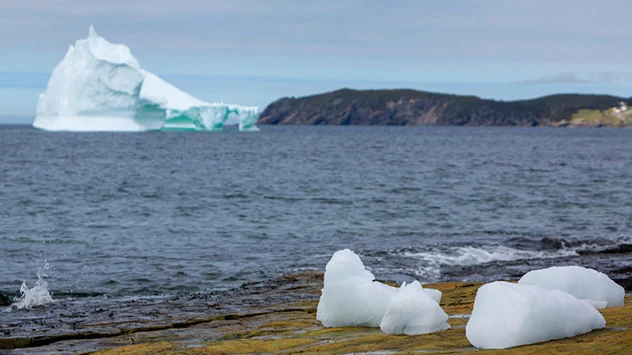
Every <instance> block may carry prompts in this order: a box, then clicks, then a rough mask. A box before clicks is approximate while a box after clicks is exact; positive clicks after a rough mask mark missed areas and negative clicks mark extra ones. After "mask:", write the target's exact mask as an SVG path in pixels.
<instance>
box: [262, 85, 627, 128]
mask: <svg viewBox="0 0 632 355" xmlns="http://www.w3.org/2000/svg"><path fill="white" fill-rule="evenodd" d="M630 103H632V98H621V97H615V96H608V95H579V94H560V95H550V96H545V97H541V98H537V99H532V100H519V101H496V100H487V99H481V98H478V97H475V96H460V95H450V94H440V93H433V92H423V91H416V90H407V89H401V90H352V89H341V90H337V91H333V92H329V93H324V94H319V95H312V96H306V97H299V98H294V97H285V98H281V99H279V100H277V101H275V102H273V103H271V104H270V105H268V107H266V109H265V110H264V111H263V112H262V113H261V114H260V116H259V120H258V124H264V125H266V124H267V125H384V126H387V125H388V126H528V127H531V126H545V127H626V126H632V110H630V109H628V107H629V106H630V105H629V104H630Z"/></svg>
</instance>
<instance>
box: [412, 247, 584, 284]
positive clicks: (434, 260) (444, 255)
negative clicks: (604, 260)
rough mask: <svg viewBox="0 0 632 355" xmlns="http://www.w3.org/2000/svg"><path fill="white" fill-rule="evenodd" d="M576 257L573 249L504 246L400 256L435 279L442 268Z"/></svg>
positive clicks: (431, 251)
mask: <svg viewBox="0 0 632 355" xmlns="http://www.w3.org/2000/svg"><path fill="white" fill-rule="evenodd" d="M574 255H578V254H577V251H576V250H575V249H560V250H556V251H531V250H520V249H514V248H510V247H506V246H500V245H497V246H488V247H485V248H476V247H472V246H467V247H454V248H450V249H443V250H442V249H439V248H432V249H430V250H428V251H424V252H404V253H402V254H401V256H403V257H406V258H413V259H415V260H420V261H421V263H422V265H423V268H421V269H420V270H418V271H419V273H420V274H421V275H424V276H426V277H430V278H434V279H437V278H439V277H440V276H441V268H442V267H444V266H474V265H480V264H485V263H489V262H493V261H514V260H529V259H549V258H558V257H564V256H574Z"/></svg>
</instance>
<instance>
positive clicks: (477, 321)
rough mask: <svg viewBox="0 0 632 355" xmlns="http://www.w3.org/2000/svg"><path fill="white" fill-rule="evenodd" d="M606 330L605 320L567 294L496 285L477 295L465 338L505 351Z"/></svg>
mask: <svg viewBox="0 0 632 355" xmlns="http://www.w3.org/2000/svg"><path fill="white" fill-rule="evenodd" d="M605 326H606V320H605V319H604V317H603V316H602V315H601V313H599V311H597V310H596V309H595V308H594V307H593V306H591V305H590V303H588V302H586V301H583V300H580V299H578V298H576V297H574V296H572V295H570V294H568V293H566V292H562V291H560V290H549V289H546V288H543V287H539V286H532V285H523V284H512V283H508V282H502V281H498V282H492V283H489V284H486V285H483V286H482V287H481V288H480V289H479V290H478V292H477V293H476V298H475V300H474V309H473V311H472V316H471V317H470V320H469V321H468V323H467V326H466V327H465V335H466V336H467V339H468V340H469V341H470V343H472V345H474V346H475V347H477V348H483V349H505V348H510V347H514V346H519V345H525V344H533V343H538V342H542V341H547V340H552V339H561V338H567V337H572V336H575V335H579V334H583V333H587V332H590V331H591V330H593V329H599V328H604V327H605Z"/></svg>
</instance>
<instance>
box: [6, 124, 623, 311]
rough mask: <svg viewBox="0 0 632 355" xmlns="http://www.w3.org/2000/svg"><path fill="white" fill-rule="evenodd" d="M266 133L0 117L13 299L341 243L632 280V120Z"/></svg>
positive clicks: (300, 253) (242, 270)
mask: <svg viewBox="0 0 632 355" xmlns="http://www.w3.org/2000/svg"><path fill="white" fill-rule="evenodd" d="M261 128H262V130H261V132H258V133H253V134H240V133H237V132H236V131H234V130H230V129H229V130H227V131H226V132H224V133H220V134H218V133H168V132H163V133H160V132H155V133H138V134H137V133H49V132H42V131H37V130H34V129H32V128H30V127H25V126H0V186H1V188H0V293H4V294H5V295H11V296H18V294H19V290H20V288H21V286H22V284H23V282H25V283H26V286H27V288H28V287H32V286H34V285H36V283H37V282H40V283H39V284H40V285H41V284H42V283H41V282H42V281H44V282H45V284H46V285H47V288H48V290H49V291H50V293H51V295H52V298H53V299H56V300H63V299H73V300H77V299H79V300H80V299H94V298H95V297H100V298H102V299H103V302H108V301H107V300H108V299H117V298H121V297H128V296H153V295H170V294H175V293H183V292H184V293H187V292H197V291H204V290H223V289H228V288H231V287H235V286H239V285H241V284H242V283H245V282H252V281H260V280H266V279H271V278H274V277H277V276H279V275H283V274H290V273H295V272H299V271H303V270H324V266H325V264H326V263H327V261H328V259H329V258H330V256H331V254H332V253H333V252H334V251H336V250H338V249H342V248H351V249H353V250H354V251H356V252H357V253H358V254H359V255H360V256H361V257H362V259H363V261H364V262H365V264H366V265H367V266H368V267H369V268H370V269H371V270H372V271H373V272H374V274H376V276H377V277H378V278H380V279H388V280H395V281H404V280H411V279H418V280H420V281H421V282H432V281H439V280H475V281H489V280H497V279H515V278H518V277H519V276H520V275H522V274H523V273H524V272H526V271H528V270H530V269H533V268H539V267H545V266H550V265H569V264H578V265H584V266H589V267H594V268H597V269H599V270H601V271H604V272H606V273H609V274H610V275H611V276H612V277H614V278H627V277H630V276H631V275H630V273H631V272H632V271H631V270H630V268H629V265H630V264H631V262H632V254H631V253H630V248H627V247H626V246H629V245H630V244H632V130H629V129H548V128H510V127H495V128H492V127H488V128H485V127H477V128H476V127H275V126H263V127H261ZM42 270H45V273H44V272H43V271H42ZM38 274H39V275H40V279H39V280H38ZM42 275H44V276H42ZM44 279H45V280H44ZM104 296H105V297H104ZM60 302H61V301H60Z"/></svg>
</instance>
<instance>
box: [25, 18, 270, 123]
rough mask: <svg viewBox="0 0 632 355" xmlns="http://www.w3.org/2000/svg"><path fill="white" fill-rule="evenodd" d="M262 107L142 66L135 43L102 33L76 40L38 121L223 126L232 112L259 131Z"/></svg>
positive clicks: (44, 96)
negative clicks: (212, 99) (208, 98)
mask: <svg viewBox="0 0 632 355" xmlns="http://www.w3.org/2000/svg"><path fill="white" fill-rule="evenodd" d="M258 111H259V109H258V107H255V106H239V105H228V104H224V103H209V102H205V101H202V100H199V99H197V98H195V97H193V96H191V95H190V94H188V93H186V92H184V91H182V90H180V89H178V88H176V87H175V86H173V85H171V84H170V83H168V82H166V81H164V80H163V79H161V78H160V77H159V76H157V75H155V74H153V73H151V72H149V71H147V70H144V69H142V68H141V67H140V64H139V62H138V60H136V58H135V57H134V56H133V55H132V53H131V51H130V49H129V47H127V46H126V45H123V44H113V43H110V42H108V41H107V40H106V39H104V38H103V37H100V36H99V35H98V34H97V33H96V31H95V30H94V27H92V26H90V31H89V34H88V37H87V38H85V39H79V40H77V41H76V42H75V44H74V45H71V46H70V48H68V51H67V52H66V55H65V56H64V58H63V59H62V61H61V62H60V63H59V64H58V65H57V67H55V69H54V70H53V73H52V74H51V77H50V79H49V81H48V85H47V87H46V91H45V92H44V93H42V94H40V96H39V100H38V103H37V113H36V117H35V120H34V121H33V126H34V127H36V128H39V129H43V130H49V131H154V130H190V131H221V130H222V128H223V125H224V122H226V120H227V119H228V117H229V116H230V115H231V114H234V115H236V116H237V117H238V119H239V130H240V131H258V129H257V127H256V122H257V118H258Z"/></svg>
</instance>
